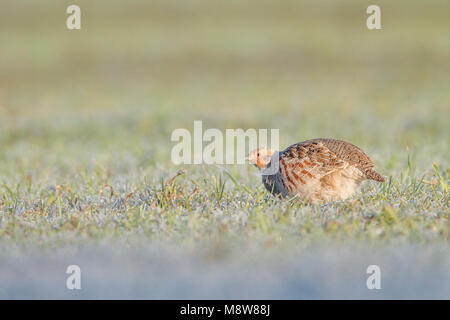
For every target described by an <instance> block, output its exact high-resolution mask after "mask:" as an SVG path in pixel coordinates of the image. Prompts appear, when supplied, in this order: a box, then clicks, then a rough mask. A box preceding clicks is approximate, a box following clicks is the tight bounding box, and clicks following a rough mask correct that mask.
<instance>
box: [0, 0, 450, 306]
mask: <svg viewBox="0 0 450 320" xmlns="http://www.w3.org/2000/svg"><path fill="white" fill-rule="evenodd" d="M19 2H20V1H19ZM19 2H18V1H9V0H6V1H5V0H4V1H2V2H1V4H0V43H2V46H1V50H0V179H1V180H0V195H1V199H0V201H1V206H0V271H1V272H0V297H2V298H23V297H29V298H291V299H296V298H361V297H364V298H441V299H442V298H447V299H448V298H450V276H449V273H448V270H449V269H450V255H449V233H450V221H449V203H448V181H449V180H448V179H449V161H448V159H449V158H450V152H449V142H450V141H449V133H450V132H449V131H450V130H449V127H450V126H449V118H450V117H449V115H450V114H449V113H450V112H449V108H450V91H449V90H448V86H449V72H450V54H449V53H450V37H449V36H448V35H449V34H448V30H449V29H450V23H449V20H448V12H449V9H450V7H449V3H448V2H447V1H428V2H427V5H426V6H425V5H424V4H423V3H422V2H420V1H396V2H395V3H392V2H391V1H378V2H377V4H378V5H379V6H380V7H381V10H382V30H373V31H370V30H368V29H367V27H366V25H365V20H366V18H367V14H366V13H365V10H366V8H367V6H368V5H369V4H372V3H368V2H367V3H366V2H364V1H362V2H361V1H358V2H357V1H340V2H339V4H338V3H337V2H335V1H325V2H321V3H320V4H319V3H315V2H313V1H307V2H299V1H288V0H287V1H276V2H274V1H253V0H252V1H246V2H242V1H227V2H223V3H222V2H221V3H220V4H219V3H216V2H214V3H212V2H210V1H185V2H183V3H180V2H176V1H152V2H151V3H147V2H143V1H142V2H141V1H127V2H126V4H125V2H119V1H95V2H88V1H77V3H78V4H79V5H80V7H81V10H82V29H81V30H78V31H69V30H67V29H66V27H65V19H66V17H67V16H68V15H67V14H66V13H65V9H66V7H67V6H68V5H70V4H72V2H71V1H58V2H57V4H56V3H55V1H40V2H39V4H37V3H30V2H27V3H26V5H25V4H19ZM194 120H203V126H204V128H218V129H220V130H225V129H227V128H243V129H248V128H269V129H270V128H278V129H280V143H281V147H287V146H289V145H290V144H292V143H295V142H299V141H303V140H307V139H311V138H319V137H331V138H336V139H342V140H345V141H348V142H351V143H353V144H356V145H358V146H359V147H361V148H362V149H363V150H364V151H366V152H367V154H368V155H370V157H371V158H372V160H373V161H374V163H375V166H376V170H377V171H378V172H380V173H381V174H382V175H383V176H385V177H386V178H387V179H386V180H387V182H386V183H384V184H377V183H375V182H366V183H365V184H364V186H363V189H362V192H360V193H358V194H357V195H355V196H354V197H353V198H351V199H350V200H348V201H345V202H338V203H329V204H324V205H315V206H311V205H306V204H299V203H290V202H288V201H282V200H276V199H274V198H273V197H271V196H270V195H268V194H267V192H266V191H265V189H264V187H263V185H262V183H261V179H260V176H259V174H258V172H257V170H256V169H255V168H253V167H251V166H248V165H228V166H219V165H217V166H213V165H184V166H180V165H175V164H174V163H173V162H172V161H171V158H170V152H171V149H172V147H173V146H174V142H172V141H171V140H170V136H171V133H172V131H173V130H175V129H177V128H186V129H188V130H192V129H193V122H194ZM71 264H77V265H79V266H80V268H81V270H82V275H83V278H82V290H80V291H77V290H73V291H69V290H67V289H66V288H65V281H66V278H67V275H66V273H65V270H66V268H67V266H68V265H71ZM372 264H375V265H379V266H380V268H381V274H382V278H381V279H382V284H381V286H382V289H381V290H368V289H367V287H366V279H367V277H368V276H369V275H368V274H366V268H367V266H369V265H372Z"/></svg>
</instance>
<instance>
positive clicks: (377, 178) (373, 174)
mask: <svg viewBox="0 0 450 320" xmlns="http://www.w3.org/2000/svg"><path fill="white" fill-rule="evenodd" d="M365 174H366V177H367V179H371V180H375V181H378V182H384V181H385V180H384V178H383V177H382V176H381V175H380V174H379V173H378V172H376V171H375V170H373V169H368V170H366V172H365Z"/></svg>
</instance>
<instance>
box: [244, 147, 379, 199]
mask: <svg viewBox="0 0 450 320" xmlns="http://www.w3.org/2000/svg"><path fill="white" fill-rule="evenodd" d="M247 159H248V160H249V162H250V163H251V164H253V165H255V166H257V167H258V168H259V169H260V170H261V173H262V182H263V184H264V186H265V187H266V189H267V190H268V191H269V192H271V193H272V194H274V195H279V196H282V197H296V198H298V199H299V200H301V201H307V202H311V203H320V202H329V201H336V200H345V199H347V198H348V197H350V196H351V195H353V194H354V193H355V192H356V191H357V190H358V189H359V187H360V185H361V183H362V182H363V181H364V180H368V179H369V180H375V181H378V182H384V178H383V177H382V176H381V175H380V174H378V173H377V172H376V171H375V170H374V164H373V162H372V160H370V158H369V157H368V156H367V155H366V154H365V153H364V151H362V150H361V149H360V148H358V147H357V146H355V145H353V144H351V143H348V142H344V141H340V140H335V139H313V140H308V141H304V142H299V143H296V144H294V145H292V146H290V147H288V148H287V149H285V150H284V151H281V152H273V151H272V150H270V149H256V150H254V151H252V152H251V153H250V154H249V156H248V158H247Z"/></svg>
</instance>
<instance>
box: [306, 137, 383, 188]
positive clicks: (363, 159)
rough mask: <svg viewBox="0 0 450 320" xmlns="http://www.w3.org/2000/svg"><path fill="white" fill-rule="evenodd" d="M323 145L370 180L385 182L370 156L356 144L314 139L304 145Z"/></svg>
mask: <svg viewBox="0 0 450 320" xmlns="http://www.w3.org/2000/svg"><path fill="white" fill-rule="evenodd" d="M313 142H317V143H321V144H322V145H324V146H325V147H327V148H328V149H329V150H330V151H331V152H333V153H334V154H335V155H336V156H337V157H338V158H339V159H342V160H344V161H346V162H348V163H349V164H350V165H353V166H355V167H356V168H358V169H359V170H360V171H361V172H362V173H364V175H365V176H366V177H367V178H368V179H372V180H375V181H379V182H384V178H383V177H382V176H381V175H379V174H378V173H377V172H376V171H375V170H374V167H375V166H374V164H373V162H372V160H371V159H370V158H369V156H368V155H367V154H366V153H365V152H364V151H362V150H361V149H360V148H358V147H357V146H355V145H354V144H351V143H348V142H345V141H341V140H335V139H324V138H322V139H313V140H308V141H305V142H304V143H313Z"/></svg>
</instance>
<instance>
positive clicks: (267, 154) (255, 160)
mask: <svg viewBox="0 0 450 320" xmlns="http://www.w3.org/2000/svg"><path fill="white" fill-rule="evenodd" d="M273 154H274V151H272V150H270V149H267V148H259V149H255V150H253V151H252V152H250V154H249V155H248V157H247V158H246V159H247V160H248V162H249V163H250V164H252V165H254V166H256V167H258V168H260V169H264V168H266V167H267V165H268V164H269V162H270V158H271V157H272V155H273Z"/></svg>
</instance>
